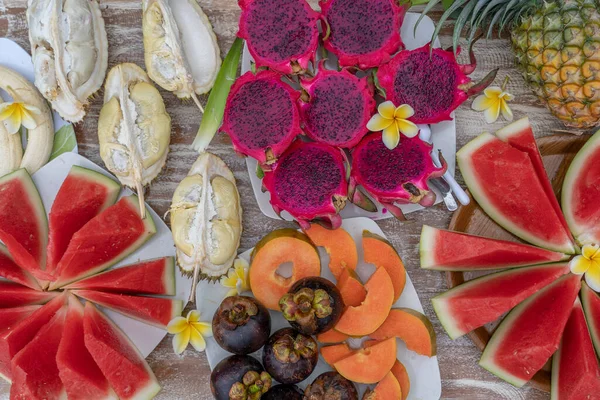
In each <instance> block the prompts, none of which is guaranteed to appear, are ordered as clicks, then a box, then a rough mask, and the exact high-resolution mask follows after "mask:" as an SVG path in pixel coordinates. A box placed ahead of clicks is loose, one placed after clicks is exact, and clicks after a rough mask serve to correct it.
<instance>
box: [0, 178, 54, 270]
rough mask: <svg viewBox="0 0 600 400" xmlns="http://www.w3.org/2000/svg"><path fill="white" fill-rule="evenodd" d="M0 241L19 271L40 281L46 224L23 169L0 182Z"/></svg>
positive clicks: (41, 205) (36, 197) (35, 191)
mask: <svg viewBox="0 0 600 400" xmlns="http://www.w3.org/2000/svg"><path fill="white" fill-rule="evenodd" d="M0 240H1V241H2V242H4V244H5V245H6V247H8V251H9V252H10V254H11V255H12V257H13V259H14V260H15V262H16V263H17V265H19V266H20V267H21V268H23V269H25V270H27V271H28V272H30V273H31V274H32V275H33V276H35V277H36V278H38V279H41V280H51V279H52V276H51V275H50V274H48V273H46V272H44V271H43V269H44V268H45V267H46V243H47V241H48V220H47V219H46V211H45V210H44V205H43V204H42V199H41V198H40V194H39V193H38V191H37V188H36V187H35V184H34V183H33V181H32V180H31V177H30V176H29V174H28V173H27V170H25V169H19V170H16V171H15V172H13V173H10V174H8V175H4V176H3V177H2V178H0Z"/></svg>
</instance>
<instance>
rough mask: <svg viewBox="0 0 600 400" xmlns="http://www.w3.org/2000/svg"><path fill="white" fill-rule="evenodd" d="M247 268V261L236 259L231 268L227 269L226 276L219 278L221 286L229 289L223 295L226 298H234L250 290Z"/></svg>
mask: <svg viewBox="0 0 600 400" xmlns="http://www.w3.org/2000/svg"><path fill="white" fill-rule="evenodd" d="M248 268H249V265H248V261H246V260H244V259H243V258H237V259H236V260H235V261H234V262H233V268H230V269H229V272H228V273H227V276H222V277H221V285H222V286H224V287H226V288H230V290H229V292H227V294H226V295H225V296H226V297H229V296H236V295H239V294H242V293H244V292H247V291H249V290H250V283H249V282H248Z"/></svg>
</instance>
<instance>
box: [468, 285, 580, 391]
mask: <svg viewBox="0 0 600 400" xmlns="http://www.w3.org/2000/svg"><path fill="white" fill-rule="evenodd" d="M580 282H581V277H580V276H577V275H573V274H567V275H565V276H563V277H562V278H559V279H558V280H557V281H555V282H554V283H552V284H551V285H549V286H547V287H545V288H544V289H542V290H540V291H539V292H537V293H536V294H534V295H532V296H531V297H529V298H528V299H527V300H525V301H524V302H522V303H521V304H519V305H518V306H517V307H515V308H514V309H513V310H512V311H511V312H510V313H509V314H508V315H507V316H506V318H504V320H503V321H502V322H501V323H500V325H499V326H498V328H497V329H496V331H495V332H494V334H493V336H492V338H491V339H490V341H489V342H488V344H487V346H486V348H485V350H484V351H483V355H482V356H481V361H480V362H479V365H481V366H482V367H483V368H485V369H487V370H488V371H490V372H491V373H493V374H494V375H496V376H498V377H499V378H501V379H504V380H505V381H507V382H509V383H511V384H513V385H515V386H517V387H521V386H523V385H524V384H525V383H527V381H529V380H530V379H531V378H532V377H533V375H535V373H536V372H537V371H539V370H540V369H541V368H542V367H543V366H544V364H545V363H546V361H548V359H549V358H550V357H551V356H552V354H554V352H555V351H556V349H558V345H559V343H560V338H561V336H562V333H563V330H564V328H565V324H566V323H567V320H568V319H569V315H570V314H571V309H572V308H573V302H574V301H575V299H576V298H577V293H578V292H579V289H580V287H581V284H580Z"/></svg>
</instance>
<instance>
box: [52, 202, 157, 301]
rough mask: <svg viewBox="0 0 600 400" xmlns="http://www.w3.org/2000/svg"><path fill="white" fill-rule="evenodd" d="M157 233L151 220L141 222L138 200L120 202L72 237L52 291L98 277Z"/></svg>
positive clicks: (149, 216)
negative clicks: (91, 276)
mask: <svg viewBox="0 0 600 400" xmlns="http://www.w3.org/2000/svg"><path fill="white" fill-rule="evenodd" d="M154 233H156V227H155V225H154V221H153V220H152V216H151V214H150V213H149V212H146V218H144V219H141V218H140V209H139V206H138V200H137V197H136V196H134V195H131V196H127V197H123V198H121V200H119V201H118V202H117V203H116V204H114V205H112V206H110V207H109V208H107V209H106V210H104V211H103V212H102V213H101V214H99V215H97V216H96V217H94V218H92V219H91V220H90V221H89V222H88V223H87V224H85V225H84V226H83V228H81V229H80V230H79V231H77V233H75V234H74V235H73V238H72V239H71V242H70V243H69V247H67V250H66V251H65V254H64V255H63V257H62V259H61V260H60V262H59V263H58V266H57V273H58V278H57V279H56V280H55V281H54V282H52V283H51V284H50V290H54V289H58V288H60V287H62V286H65V285H67V284H69V283H71V282H74V281H77V280H80V279H83V278H86V277H88V276H90V275H94V274H97V273H98V272H101V271H103V270H105V269H107V268H109V267H110V266H111V265H113V264H116V263H117V262H119V261H121V260H122V259H123V258H125V257H127V256H128V255H129V254H131V253H133V252H134V251H135V250H137V249H138V248H139V247H140V246H141V245H142V244H144V242H146V241H147V240H148V239H149V238H150V237H151V236H152V235H154Z"/></svg>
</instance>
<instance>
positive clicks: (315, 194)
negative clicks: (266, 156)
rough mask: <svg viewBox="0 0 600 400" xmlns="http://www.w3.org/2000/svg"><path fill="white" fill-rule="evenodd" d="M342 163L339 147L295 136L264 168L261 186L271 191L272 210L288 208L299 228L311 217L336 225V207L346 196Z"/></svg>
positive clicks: (329, 225) (342, 158) (344, 167)
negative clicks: (268, 165)
mask: <svg viewBox="0 0 600 400" xmlns="http://www.w3.org/2000/svg"><path fill="white" fill-rule="evenodd" d="M346 167H347V160H346V156H345V155H344V153H343V152H342V150H340V149H337V148H335V147H332V146H328V145H326V144H323V143H316V142H303V141H301V140H297V141H296V142H294V143H293V144H292V145H291V146H290V147H289V149H287V151H286V152H285V153H284V154H283V155H282V156H281V158H280V159H279V160H278V161H277V164H275V167H274V168H273V170H272V171H268V172H265V177H264V179H263V186H264V187H265V188H266V189H267V190H268V191H269V193H271V205H272V206H273V209H274V210H275V212H277V213H278V214H279V213H280V212H281V211H283V210H285V211H287V212H289V213H290V214H291V215H292V216H293V217H294V218H295V219H296V220H297V221H298V223H299V224H300V227H301V228H302V229H308V228H309V227H310V223H309V221H311V220H315V219H316V220H318V221H320V222H322V223H324V224H325V225H326V226H328V227H330V228H332V229H336V228H339V227H340V225H341V224H342V218H341V217H340V215H339V211H340V210H341V209H342V208H344V206H345V205H346V199H347V197H348V181H347V179H346Z"/></svg>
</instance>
